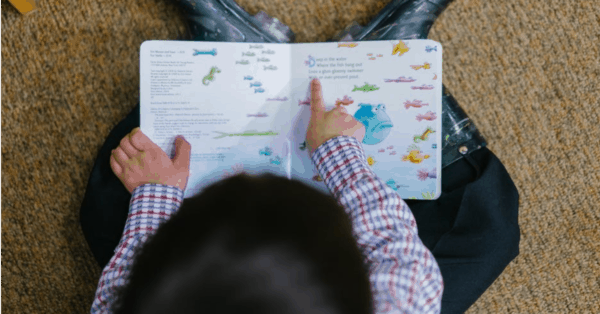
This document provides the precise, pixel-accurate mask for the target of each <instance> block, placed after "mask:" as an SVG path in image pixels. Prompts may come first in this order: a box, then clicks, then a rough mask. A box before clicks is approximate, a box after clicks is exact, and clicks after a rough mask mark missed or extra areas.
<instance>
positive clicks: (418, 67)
mask: <svg viewBox="0 0 600 314" xmlns="http://www.w3.org/2000/svg"><path fill="white" fill-rule="evenodd" d="M410 67H411V68H413V70H418V69H420V68H423V69H425V70H427V69H430V68H431V63H429V62H425V63H424V64H423V65H411V66H410Z"/></svg>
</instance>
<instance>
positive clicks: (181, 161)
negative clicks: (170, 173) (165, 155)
mask: <svg viewBox="0 0 600 314" xmlns="http://www.w3.org/2000/svg"><path fill="white" fill-rule="evenodd" d="M191 154H192V145H190V143H188V142H187V141H186V140H185V139H184V138H183V136H181V135H180V136H177V139H175V157H173V165H174V166H175V168H177V169H185V170H188V171H189V169H190V156H191Z"/></svg>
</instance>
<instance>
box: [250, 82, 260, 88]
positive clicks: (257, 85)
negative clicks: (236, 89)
mask: <svg viewBox="0 0 600 314" xmlns="http://www.w3.org/2000/svg"><path fill="white" fill-rule="evenodd" d="M253 86H256V87H260V86H262V83H261V82H254V83H250V87H253Z"/></svg>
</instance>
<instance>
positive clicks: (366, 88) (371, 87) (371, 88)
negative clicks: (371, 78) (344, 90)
mask: <svg viewBox="0 0 600 314" xmlns="http://www.w3.org/2000/svg"><path fill="white" fill-rule="evenodd" d="M378 89H379V87H377V86H375V85H369V84H368V83H367V82H365V85H363V86H361V87H358V86H356V85H354V89H353V90H352V91H353V92H354V91H363V92H372V91H376V90H378Z"/></svg>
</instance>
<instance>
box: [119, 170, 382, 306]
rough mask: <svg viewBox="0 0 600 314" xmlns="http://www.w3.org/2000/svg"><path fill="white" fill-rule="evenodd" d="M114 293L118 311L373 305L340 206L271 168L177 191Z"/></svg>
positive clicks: (362, 265) (359, 256) (365, 270)
mask: <svg viewBox="0 0 600 314" xmlns="http://www.w3.org/2000/svg"><path fill="white" fill-rule="evenodd" d="M116 295H117V300H116V301H115V303H114V306H113V311H114V313H116V314H119V313H150V314H152V313H167V312H168V313H210V314H215V313H235V314H242V313H243V314H254V313H264V314H266V313H277V314H286V313H340V314H341V313H344V314H353V313H361V314H367V313H373V303H372V296H371V290H370V284H369V278H368V265H367V264H366V260H365V259H364V258H363V255H362V254H361V252H360V250H359V248H358V246H357V243H356V240H355V239H354V237H353V236H352V225H351V222H350V219H349V217H348V215H347V214H346V213H345V211H344V208H343V207H342V206H341V205H340V204H339V203H338V202H337V201H336V200H335V199H334V198H333V197H332V196H330V195H327V194H324V193H322V192H320V191H318V190H316V189H314V188H312V187H309V186H307V185H305V184H304V183H302V182H300V181H297V180H289V179H287V178H283V177H278V176H275V175H271V174H263V175H260V176H249V175H246V174H241V175H236V176H234V177H230V178H228V179H225V180H221V181H219V182H217V183H214V184H212V185H211V186H209V187H207V188H205V189H204V190H202V191H201V193H199V194H198V195H195V196H194V197H192V198H189V199H185V200H184V202H183V204H182V205H181V208H180V209H179V211H178V212H177V213H175V214H174V215H172V216H171V218H170V219H169V220H168V221H167V222H165V223H164V224H162V225H161V226H160V228H158V230H157V232H156V233H155V234H154V235H153V236H151V237H150V238H149V239H148V241H147V242H146V243H145V244H144V245H143V246H142V247H141V248H140V251H139V252H138V253H137V254H136V255H135V259H134V263H133V266H132V270H131V273H130V276H129V282H128V284H126V285H125V286H123V287H122V288H121V289H120V290H119V291H117V293H116Z"/></svg>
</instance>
